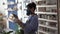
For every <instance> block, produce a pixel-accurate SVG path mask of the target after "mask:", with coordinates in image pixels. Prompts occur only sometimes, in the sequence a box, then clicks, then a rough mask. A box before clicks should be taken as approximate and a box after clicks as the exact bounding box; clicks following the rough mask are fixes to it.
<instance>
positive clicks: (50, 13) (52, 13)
mask: <svg viewBox="0 0 60 34" xmlns="http://www.w3.org/2000/svg"><path fill="white" fill-rule="evenodd" d="M35 13H37V14H49V15H57V13H54V12H35Z"/></svg>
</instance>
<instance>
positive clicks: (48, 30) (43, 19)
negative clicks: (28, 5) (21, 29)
mask: <svg viewBox="0 0 60 34" xmlns="http://www.w3.org/2000/svg"><path fill="white" fill-rule="evenodd" d="M35 3H36V5H37V6H36V7H37V10H36V12H35V13H36V14H37V15H38V20H39V21H38V22H39V25H38V34H57V33H58V23H57V0H36V2H35Z"/></svg>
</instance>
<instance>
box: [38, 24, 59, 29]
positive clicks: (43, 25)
mask: <svg viewBox="0 0 60 34" xmlns="http://www.w3.org/2000/svg"><path fill="white" fill-rule="evenodd" d="M39 26H42V27H47V28H50V29H53V30H57V29H58V28H56V27H51V26H47V25H42V24H39Z"/></svg>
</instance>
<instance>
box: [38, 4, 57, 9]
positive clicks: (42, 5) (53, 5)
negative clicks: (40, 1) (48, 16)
mask: <svg viewBox="0 0 60 34" xmlns="http://www.w3.org/2000/svg"><path fill="white" fill-rule="evenodd" d="M38 7H57V5H37V8H38Z"/></svg>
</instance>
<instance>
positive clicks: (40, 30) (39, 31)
mask: <svg viewBox="0 0 60 34" xmlns="http://www.w3.org/2000/svg"><path fill="white" fill-rule="evenodd" d="M38 32H41V33H45V34H48V33H47V32H45V31H42V30H38Z"/></svg>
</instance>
